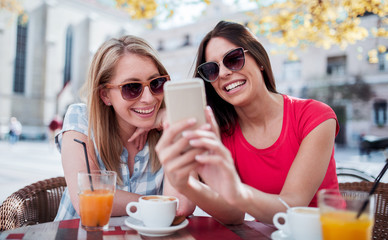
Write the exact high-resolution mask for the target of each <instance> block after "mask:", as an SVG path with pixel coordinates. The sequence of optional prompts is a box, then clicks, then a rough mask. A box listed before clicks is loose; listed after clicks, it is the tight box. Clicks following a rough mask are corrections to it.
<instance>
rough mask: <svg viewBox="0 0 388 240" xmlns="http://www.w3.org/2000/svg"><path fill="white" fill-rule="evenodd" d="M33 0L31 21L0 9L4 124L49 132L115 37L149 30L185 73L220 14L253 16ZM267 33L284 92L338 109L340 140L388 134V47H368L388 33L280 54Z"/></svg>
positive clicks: (171, 65) (217, 7) (225, 9)
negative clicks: (136, 14)
mask: <svg viewBox="0 0 388 240" xmlns="http://www.w3.org/2000/svg"><path fill="white" fill-rule="evenodd" d="M25 2H26V9H27V13H28V15H29V21H28V22H27V24H25V25H23V24H18V21H17V19H16V18H15V17H14V18H13V19H12V21H9V19H10V17H11V16H0V56H1V58H0V74H1V78H0V84H1V86H2V87H1V88H0V109H1V111H0V126H7V123H8V119H9V118H10V117H11V116H16V117H17V118H18V119H19V120H20V121H21V122H22V124H23V126H26V128H27V129H30V131H31V132H36V133H45V132H46V131H47V130H46V129H47V125H48V123H49V122H50V120H51V118H52V117H53V116H54V115H55V113H58V114H59V115H62V114H64V112H65V111H66V107H67V106H68V104H70V103H72V102H77V101H79V100H80V99H79V97H78V91H79V88H80V86H81V85H82V84H83V82H84V81H85V78H86V75H87V69H88V65H89V62H90V60H91V57H92V55H93V53H94V52H95V51H96V49H97V47H98V46H99V45H100V44H101V43H102V42H103V41H104V40H106V39H107V38H109V37H116V36H119V35H123V34H135V35H138V36H141V37H144V38H145V39H146V40H148V41H149V42H150V43H151V44H152V45H153V46H154V47H155V48H156V49H157V50H158V51H159V53H160V57H161V59H162V62H163V63H164V65H165V66H166V68H167V70H168V71H169V73H170V75H171V76H172V79H173V80H180V79H185V78H189V77H191V76H193V72H194V69H193V67H194V63H195V57H196V50H197V47H198V45H199V43H200V41H201V40H202V38H203V37H204V36H205V34H206V33H207V32H208V31H209V30H210V29H212V28H213V27H214V26H215V24H216V23H217V22H218V21H219V20H221V19H223V20H232V21H237V22H240V23H243V24H246V23H247V21H248V16H247V15H246V14H245V13H244V12H236V6H228V5H225V4H223V2H222V1H221V0H214V1H212V4H211V5H209V6H208V7H207V9H206V10H205V11H204V13H203V14H202V15H201V17H200V18H199V19H198V20H197V21H195V22H194V23H191V24H188V25H184V26H179V27H172V28H169V29H157V28H154V29H149V30H148V29H146V28H144V27H143V24H142V22H138V21H133V20H130V19H129V17H128V15H126V14H125V13H123V12H121V11H118V10H116V9H114V8H113V7H107V6H106V5H102V4H100V3H99V1H98V0H65V1H49V0H46V1H43V0H30V1H25ZM27 3H28V4H27ZM258 14H259V13H258ZM362 24H363V25H364V26H367V27H368V28H372V27H375V26H376V25H377V17H376V16H374V15H369V16H365V17H363V18H362ZM259 39H260V41H261V42H262V44H263V45H264V47H265V48H266V49H267V51H268V53H269V54H270V58H271V61H272V69H273V71H274V75H275V79H276V83H277V89H278V91H279V92H281V93H285V94H289V95H292V96H296V97H302V98H315V99H318V100H321V101H323V102H325V103H327V104H329V105H330V106H331V107H332V108H333V109H334V110H335V111H336V113H337V116H338V119H339V121H340V125H341V131H340V134H339V135H338V137H337V139H336V141H337V143H338V144H340V145H348V146H357V145H358V141H359V137H360V135H362V134H365V135H376V136H388V123H387V116H388V113H387V101H388V53H387V51H377V52H376V53H375V54H374V55H373V56H371V55H370V54H368V53H370V50H373V49H377V47H378V46H386V47H387V48H388V40H387V39H376V38H374V37H372V36H369V38H367V39H365V40H363V41H360V42H357V43H356V44H354V45H350V46H349V47H347V48H346V49H340V48H337V47H332V48H331V49H328V50H325V49H321V48H315V47H310V48H308V49H305V50H303V51H302V50H300V51H296V52H295V53H294V57H293V58H290V57H289V56H288V55H287V54H286V53H284V54H273V52H275V51H278V46H276V45H273V44H271V43H270V42H268V40H266V39H263V38H261V37H259ZM372 58H373V59H372ZM376 59H377V61H376ZM23 129H25V128H23ZM0 137H1V135H0Z"/></svg>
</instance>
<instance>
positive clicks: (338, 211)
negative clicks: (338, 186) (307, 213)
mask: <svg viewBox="0 0 388 240" xmlns="http://www.w3.org/2000/svg"><path fill="white" fill-rule="evenodd" d="M368 198H369V204H368V205H367V206H366V208H365V210H364V211H363V212H362V214H361V215H360V216H359V217H357V213H358V211H359V210H360V209H361V207H362V205H363V203H364V202H365V200H368ZM318 206H319V211H320V220H321V226H322V239H323V240H348V239H349V240H370V239H372V229H373V224H374V210H375V200H374V196H369V194H368V193H367V192H359V191H346V190H344V191H341V190H340V191H338V190H332V189H324V190H321V191H319V193H318Z"/></svg>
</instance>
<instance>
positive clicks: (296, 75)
mask: <svg viewBox="0 0 388 240" xmlns="http://www.w3.org/2000/svg"><path fill="white" fill-rule="evenodd" d="M300 78H301V63H300V61H285V62H284V63H283V79H284V81H298V80H300Z"/></svg>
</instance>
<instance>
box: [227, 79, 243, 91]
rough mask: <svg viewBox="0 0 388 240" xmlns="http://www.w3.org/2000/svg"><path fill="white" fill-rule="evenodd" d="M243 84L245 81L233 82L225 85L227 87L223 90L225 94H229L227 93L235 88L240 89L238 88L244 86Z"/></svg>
mask: <svg viewBox="0 0 388 240" xmlns="http://www.w3.org/2000/svg"><path fill="white" fill-rule="evenodd" d="M245 82H246V81H245V80H244V81H237V82H234V83H232V84H229V85H227V86H226V87H225V90H226V91H227V92H229V91H231V90H233V89H235V88H237V87H240V86H242V85H244V84H245Z"/></svg>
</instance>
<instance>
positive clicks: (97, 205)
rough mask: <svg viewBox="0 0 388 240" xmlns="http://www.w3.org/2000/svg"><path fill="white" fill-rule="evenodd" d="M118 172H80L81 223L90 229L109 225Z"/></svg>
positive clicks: (98, 228)
mask: <svg viewBox="0 0 388 240" xmlns="http://www.w3.org/2000/svg"><path fill="white" fill-rule="evenodd" d="M116 178H117V173H116V172H114V171H105V170H99V171H92V172H91V173H87V172H79V173H78V187H79V193H78V196H79V211H80V215H81V225H82V227H83V228H84V229H85V230H88V231H100V230H102V229H103V228H104V226H107V225H108V223H109V218H110V215H111V213H112V206H113V196H114V194H115V190H116Z"/></svg>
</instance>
